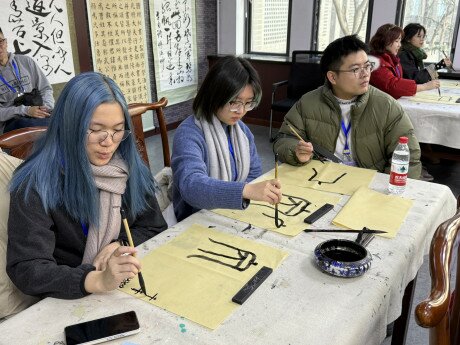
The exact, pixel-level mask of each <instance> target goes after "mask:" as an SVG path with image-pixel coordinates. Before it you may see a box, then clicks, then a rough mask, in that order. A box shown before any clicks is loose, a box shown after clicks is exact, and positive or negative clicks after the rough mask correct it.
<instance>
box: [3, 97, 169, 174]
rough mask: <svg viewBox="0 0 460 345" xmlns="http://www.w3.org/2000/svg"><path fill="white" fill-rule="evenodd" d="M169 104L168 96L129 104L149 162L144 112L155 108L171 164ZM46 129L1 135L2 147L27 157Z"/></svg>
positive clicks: (165, 157)
mask: <svg viewBox="0 0 460 345" xmlns="http://www.w3.org/2000/svg"><path fill="white" fill-rule="evenodd" d="M167 104H168V100H167V99H166V98H164V97H163V98H162V99H160V100H159V101H158V102H155V103H131V104H129V105H128V110H129V114H130V115H131V119H132V122H133V126H134V136H135V139H136V143H137V147H138V150H139V152H140V153H141V155H142V158H143V159H144V161H145V162H146V163H147V165H148V164H149V158H148V155H147V148H146V146H145V137H144V129H143V126H142V114H144V113H145V112H146V111H147V110H155V112H156V115H157V120H158V125H159V127H160V136H161V143H162V146H163V161H164V165H165V166H167V167H169V166H171V157H170V154H169V143H168V131H167V129H166V121H165V117H164V113H163V108H164V107H166V105H167ZM45 131H46V127H26V128H19V129H15V130H13V131H10V132H7V133H4V134H2V135H0V148H1V149H3V150H6V151H7V152H8V153H9V154H10V155H11V156H14V157H16V158H20V159H26V158H27V156H28V155H29V153H30V152H31V149H32V147H33V144H34V142H35V140H37V139H38V138H39V137H40V136H41V135H43V134H44V133H45Z"/></svg>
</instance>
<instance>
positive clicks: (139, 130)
mask: <svg viewBox="0 0 460 345" xmlns="http://www.w3.org/2000/svg"><path fill="white" fill-rule="evenodd" d="M167 104H168V100H167V99H166V98H165V97H163V98H162V99H160V100H159V101H158V102H155V103H131V104H129V105H128V110H129V114H130V115H131V120H132V121H133V126H134V135H135V137H136V143H137V146H138V149H139V152H140V153H141V155H142V158H143V159H144V161H145V162H146V163H147V165H148V164H149V158H148V155H147V149H146V146H145V137H144V129H143V127H142V114H144V113H145V112H146V111H148V110H155V112H156V114H157V120H158V126H159V127H160V136H161V145H162V147H163V162H164V166H165V167H170V166H171V156H170V153H169V142H168V131H167V129H166V121H165V117H164V113H163V108H164V107H166V105H167Z"/></svg>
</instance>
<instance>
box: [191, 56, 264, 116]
mask: <svg viewBox="0 0 460 345" xmlns="http://www.w3.org/2000/svg"><path fill="white" fill-rule="evenodd" d="M246 85H251V86H252V91H253V92H254V99H253V100H254V102H256V103H257V104H258V103H259V101H260V99H261V98H262V88H261V86H260V79H259V75H258V73H257V71H256V70H255V69H254V67H252V65H251V64H250V63H249V61H247V60H246V59H243V58H241V57H236V56H225V57H222V58H220V59H219V60H218V61H217V62H216V63H215V64H214V65H213V66H212V67H211V69H210V70H209V72H208V74H206V77H205V78H204V80H203V83H202V84H201V87H200V89H199V90H198V93H197V95H196V97H195V100H194V101H193V111H194V112H195V116H196V117H197V118H198V119H201V118H204V119H205V120H206V121H208V122H211V121H212V117H213V116H214V114H216V112H217V110H218V109H219V108H222V107H223V106H224V105H225V104H227V103H228V102H229V101H231V100H232V99H234V98H235V97H236V96H237V95H238V94H239V93H240V92H241V90H242V89H244V88H245V87H246Z"/></svg>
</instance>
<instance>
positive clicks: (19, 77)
mask: <svg viewBox="0 0 460 345" xmlns="http://www.w3.org/2000/svg"><path fill="white" fill-rule="evenodd" d="M11 64H12V65H13V70H14V74H15V75H16V79H17V81H18V83H19V87H20V89H21V92H22V93H24V87H23V86H22V84H21V75H20V74H19V69H18V66H17V65H16V62H14V60H13V61H11ZM0 80H1V81H2V82H3V84H5V85H6V86H8V88H9V89H10V90H11V91H13V92H14V93H16V92H17V91H16V89H15V88H14V87H13V86H12V85H11V84H10V83H8V82H7V81H6V80H5V78H3V76H2V75H1V74H0Z"/></svg>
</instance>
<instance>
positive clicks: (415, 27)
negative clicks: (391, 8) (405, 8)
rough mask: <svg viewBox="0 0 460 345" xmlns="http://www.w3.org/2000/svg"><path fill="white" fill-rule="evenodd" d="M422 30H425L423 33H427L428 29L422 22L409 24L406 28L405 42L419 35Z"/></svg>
mask: <svg viewBox="0 0 460 345" xmlns="http://www.w3.org/2000/svg"><path fill="white" fill-rule="evenodd" d="M420 31H423V33H424V34H425V35H426V29H425V27H424V26H423V25H422V24H419V23H410V24H407V25H406V26H405V28H404V42H409V41H410V40H411V38H412V37H414V36H415V35H417V34H418V33H419V32H420Z"/></svg>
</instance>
